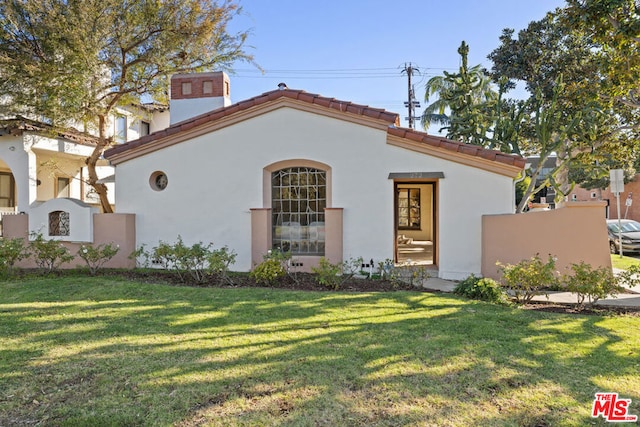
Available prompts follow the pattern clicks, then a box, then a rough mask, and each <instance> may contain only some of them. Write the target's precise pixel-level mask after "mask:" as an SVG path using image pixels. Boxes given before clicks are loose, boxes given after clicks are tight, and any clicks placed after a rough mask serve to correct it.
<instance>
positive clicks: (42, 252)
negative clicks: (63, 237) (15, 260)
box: [29, 233, 73, 272]
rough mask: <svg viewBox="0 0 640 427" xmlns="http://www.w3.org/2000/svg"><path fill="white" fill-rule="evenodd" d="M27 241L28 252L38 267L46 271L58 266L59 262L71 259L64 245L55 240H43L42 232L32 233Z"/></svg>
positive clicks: (55, 268) (62, 262)
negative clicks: (29, 240)
mask: <svg viewBox="0 0 640 427" xmlns="http://www.w3.org/2000/svg"><path fill="white" fill-rule="evenodd" d="M32 237H33V240H32V241H31V242H29V253H30V254H31V255H32V256H33V259H34V261H35V262H36V264H37V265H38V267H40V268H42V269H43V270H45V271H47V272H52V271H54V270H57V269H58V267H60V264H64V263H66V262H70V261H72V260H73V255H71V253H70V252H69V249H67V247H66V246H63V245H62V243H60V242H58V241H57V240H45V239H44V237H42V234H40V233H38V234H34V235H32Z"/></svg>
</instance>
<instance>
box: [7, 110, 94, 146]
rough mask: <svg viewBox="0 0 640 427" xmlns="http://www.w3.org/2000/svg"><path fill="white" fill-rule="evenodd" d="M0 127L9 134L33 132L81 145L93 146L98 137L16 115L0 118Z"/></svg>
mask: <svg viewBox="0 0 640 427" xmlns="http://www.w3.org/2000/svg"><path fill="white" fill-rule="evenodd" d="M0 128H3V129H7V130H8V131H9V132H10V133H11V134H20V133H22V132H35V133H38V134H42V135H47V136H51V137H54V138H63V139H67V140H69V141H73V142H76V143H78V144H82V145H88V146H92V147H93V146H95V145H96V144H97V142H98V138H97V137H95V136H93V135H89V134H88V133H84V132H80V131H79V130H76V129H74V128H58V127H54V126H51V125H49V124H47V123H42V122H38V121H35V120H31V119H27V118H25V117H22V116H16V117H14V118H11V119H4V120H0Z"/></svg>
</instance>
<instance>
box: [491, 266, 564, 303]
mask: <svg viewBox="0 0 640 427" xmlns="http://www.w3.org/2000/svg"><path fill="white" fill-rule="evenodd" d="M497 265H498V266H500V271H501V272H502V281H503V283H504V287H506V288H507V289H509V290H511V291H512V292H513V295H514V297H515V300H516V302H517V303H519V304H523V303H528V302H530V301H531V300H532V299H533V297H534V296H536V295H540V294H541V293H542V289H544V288H545V287H548V286H554V285H555V284H556V283H557V281H558V279H557V276H556V271H555V267H556V261H555V259H554V258H553V257H552V256H551V255H549V258H548V259H547V262H546V263H545V262H543V261H542V260H541V259H540V256H539V255H536V256H535V257H533V258H530V259H527V260H522V261H520V262H519V263H517V264H515V265H511V264H506V265H504V264H501V263H500V262H498V263H497Z"/></svg>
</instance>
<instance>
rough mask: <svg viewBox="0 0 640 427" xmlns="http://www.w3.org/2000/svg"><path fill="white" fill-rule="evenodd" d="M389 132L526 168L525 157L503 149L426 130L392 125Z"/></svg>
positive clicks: (435, 145)
mask: <svg viewBox="0 0 640 427" xmlns="http://www.w3.org/2000/svg"><path fill="white" fill-rule="evenodd" d="M387 133H388V134H390V135H394V136H397V137H400V138H406V139H410V140H412V141H416V142H420V143H423V144H427V145H430V146H433V147H439V148H444V149H446V150H449V151H455V152H458V153H462V154H467V155H469V156H475V157H480V158H483V159H486V160H493V161H496V162H500V163H504V164H507V165H512V166H516V167H519V168H524V165H525V159H524V158H522V157H520V156H517V155H515V154H507V153H503V152H502V151H496V150H489V149H487V148H483V147H480V146H479V145H472V144H465V143H463V142H458V141H452V140H450V139H446V138H442V137H439V136H434V135H429V134H427V133H424V132H418V131H415V130H413V129H405V128H393V127H390V128H389V130H388V131H387Z"/></svg>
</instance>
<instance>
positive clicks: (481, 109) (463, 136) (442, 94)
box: [422, 41, 498, 145]
mask: <svg viewBox="0 0 640 427" xmlns="http://www.w3.org/2000/svg"><path fill="white" fill-rule="evenodd" d="M458 53H459V54H460V57H461V65H460V69H459V71H458V72H457V73H448V72H446V71H445V72H444V75H443V76H435V77H432V78H431V79H429V81H428V82H427V86H426V92H425V101H426V102H429V99H430V98H431V97H432V96H433V95H437V96H438V98H437V99H436V100H435V101H433V102H432V103H430V104H429V105H428V106H427V107H426V108H425V110H424V112H423V114H422V125H423V126H424V127H425V128H427V127H428V126H429V124H438V125H442V126H443V127H442V128H441V129H440V131H442V130H446V131H447V138H450V139H455V140H459V141H462V142H465V143H470V144H479V145H481V144H482V141H481V140H479V139H478V137H477V136H478V135H482V134H484V133H486V130H487V127H488V126H489V123H488V121H487V114H486V110H487V109H491V108H493V104H494V103H495V102H496V100H497V97H498V94H497V92H496V91H495V90H494V89H493V87H492V86H491V79H490V78H489V76H488V75H487V73H486V72H485V70H484V69H482V68H481V67H480V66H479V65H476V66H474V67H471V68H469V66H468V61H467V56H468V54H469V46H468V45H467V44H466V43H465V42H464V41H463V42H462V43H461V45H460V47H459V48H458Z"/></svg>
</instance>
